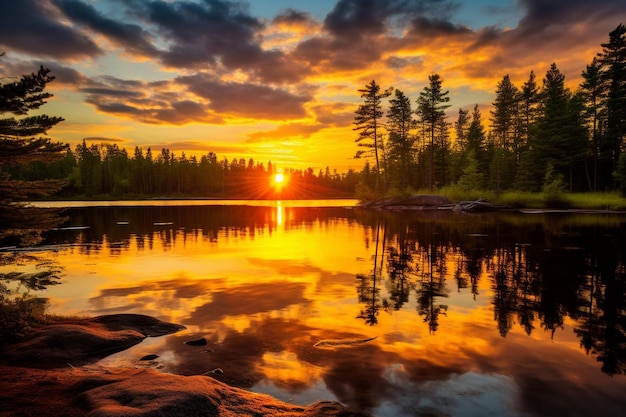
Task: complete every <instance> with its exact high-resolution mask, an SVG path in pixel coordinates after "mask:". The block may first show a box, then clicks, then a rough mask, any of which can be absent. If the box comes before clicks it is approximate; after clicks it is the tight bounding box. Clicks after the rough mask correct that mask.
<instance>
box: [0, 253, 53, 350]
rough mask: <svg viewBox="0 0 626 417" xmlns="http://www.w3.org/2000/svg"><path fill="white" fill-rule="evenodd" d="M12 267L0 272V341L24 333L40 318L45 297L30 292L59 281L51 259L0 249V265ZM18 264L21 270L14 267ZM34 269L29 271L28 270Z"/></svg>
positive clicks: (45, 303) (43, 312)
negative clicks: (11, 269)
mask: <svg viewBox="0 0 626 417" xmlns="http://www.w3.org/2000/svg"><path fill="white" fill-rule="evenodd" d="M3 265H4V266H8V265H12V266H14V267H15V268H16V270H14V271H10V272H6V273H0V341H3V342H10V341H12V340H15V339H17V338H19V337H21V336H23V335H25V334H27V333H28V331H29V329H30V327H31V326H32V325H33V324H35V323H38V322H40V321H41V320H42V319H43V316H44V314H45V311H46V307H47V299H45V298H40V297H37V296H34V295H32V293H31V292H32V291H41V290H44V289H46V288H47V287H49V286H51V285H55V284H58V283H59V274H60V272H61V269H60V268H59V267H58V266H57V265H56V264H54V263H51V262H49V261H45V260H42V259H40V258H38V257H37V256H33V255H28V254H22V253H20V252H11V253H9V252H5V253H0V266H3ZM19 266H22V268H21V269H22V271H20V270H17V269H18V267H19ZM33 269H34V270H35V272H32V270H33Z"/></svg>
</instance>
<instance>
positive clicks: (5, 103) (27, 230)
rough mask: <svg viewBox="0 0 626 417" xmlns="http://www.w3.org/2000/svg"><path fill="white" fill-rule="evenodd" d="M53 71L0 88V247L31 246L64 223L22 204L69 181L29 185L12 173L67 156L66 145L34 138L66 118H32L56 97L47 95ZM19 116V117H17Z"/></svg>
mask: <svg viewBox="0 0 626 417" xmlns="http://www.w3.org/2000/svg"><path fill="white" fill-rule="evenodd" d="M49 72H50V70H48V69H46V68H43V67H41V68H40V69H39V71H38V72H37V73H32V74H30V75H24V76H22V78H21V79H20V80H19V81H14V82H9V83H4V84H0V115H3V114H5V113H10V114H12V115H13V116H10V117H5V118H3V119H0V196H2V197H1V198H0V242H4V243H5V244H6V243H13V244H17V243H21V244H31V243H32V242H34V241H37V240H38V236H39V235H40V233H41V231H43V230H45V229H47V228H50V227H53V226H55V225H56V224H58V222H59V221H60V218H59V217H58V216H57V213H54V212H50V211H46V210H32V209H28V208H26V207H25V206H24V205H23V204H21V203H19V202H18V201H20V200H24V199H26V198H33V197H34V198H41V197H45V196H47V195H50V194H52V193H54V192H55V191H57V190H58V189H59V188H60V187H61V186H62V185H63V183H64V181H59V180H54V179H48V178H44V179H41V180H36V181H29V180H26V179H24V178H20V177H19V176H14V175H12V174H11V171H12V170H13V171H15V170H16V169H19V168H22V167H25V166H26V165H28V164H31V163H35V162H49V161H54V160H56V159H58V158H59V157H61V156H62V154H63V152H64V151H65V149H66V145H64V144H61V143H53V142H52V141H51V140H50V139H49V138H45V137H35V136H37V135H45V134H46V132H47V131H48V130H49V129H50V128H52V127H53V126H54V125H56V124H57V123H59V122H61V121H62V120H63V119H62V118H60V117H49V116H46V115H42V114H40V115H36V116H27V113H28V112H29V111H31V110H37V109H39V108H40V107H41V106H42V105H44V104H45V103H46V99H48V98H50V97H51V94H49V93H46V92H44V90H45V88H46V86H47V84H48V83H50V82H51V81H52V80H54V77H52V76H50V75H49ZM15 116H19V118H16V117H15Z"/></svg>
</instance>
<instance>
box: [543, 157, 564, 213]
mask: <svg viewBox="0 0 626 417" xmlns="http://www.w3.org/2000/svg"><path fill="white" fill-rule="evenodd" d="M564 189H565V183H564V181H563V176H562V175H561V174H559V173H557V172H556V171H555V169H554V167H553V166H552V165H551V164H548V169H547V171H546V177H545V180H544V183H543V188H542V191H543V198H544V202H545V204H546V206H547V207H566V206H567V201H566V199H565V198H564Z"/></svg>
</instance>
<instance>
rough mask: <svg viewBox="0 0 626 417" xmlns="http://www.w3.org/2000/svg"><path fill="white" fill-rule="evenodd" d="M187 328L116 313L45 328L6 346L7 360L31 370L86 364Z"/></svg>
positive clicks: (136, 315) (151, 318)
mask: <svg viewBox="0 0 626 417" xmlns="http://www.w3.org/2000/svg"><path fill="white" fill-rule="evenodd" d="M183 329H185V326H181V325H178V324H174V323H167V322H164V321H161V320H158V319H155V318H154V317H150V316H145V315H141V314H113V315H108V316H99V317H94V318H90V319H83V320H72V321H66V322H62V323H57V324H52V325H48V326H45V327H43V328H41V329H38V330H36V331H34V332H33V333H32V334H30V335H29V336H28V337H26V338H25V339H24V340H22V341H20V342H18V343H15V344H13V345H10V346H7V347H6V348H5V349H4V351H3V356H4V360H6V361H7V362H9V363H20V364H23V365H27V366H32V367H40V368H54V367H65V366H68V365H72V366H74V365H84V364H87V363H91V362H95V361H97V360H99V359H101V358H104V357H105V356H108V355H110V354H112V353H115V352H120V351H122V350H125V349H128V348H129V347H131V346H134V345H136V344H137V343H139V342H141V341H142V340H144V339H145V338H146V337H157V336H163V335H166V334H171V333H176V332H178V331H181V330H183Z"/></svg>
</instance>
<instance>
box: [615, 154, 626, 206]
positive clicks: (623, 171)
mask: <svg viewBox="0 0 626 417" xmlns="http://www.w3.org/2000/svg"><path fill="white" fill-rule="evenodd" d="M614 176H615V182H616V184H617V187H618V189H619V191H620V193H621V194H622V196H623V197H626V154H625V153H622V154H620V156H619V161H618V162H617V168H616V169H615V173H614Z"/></svg>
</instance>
